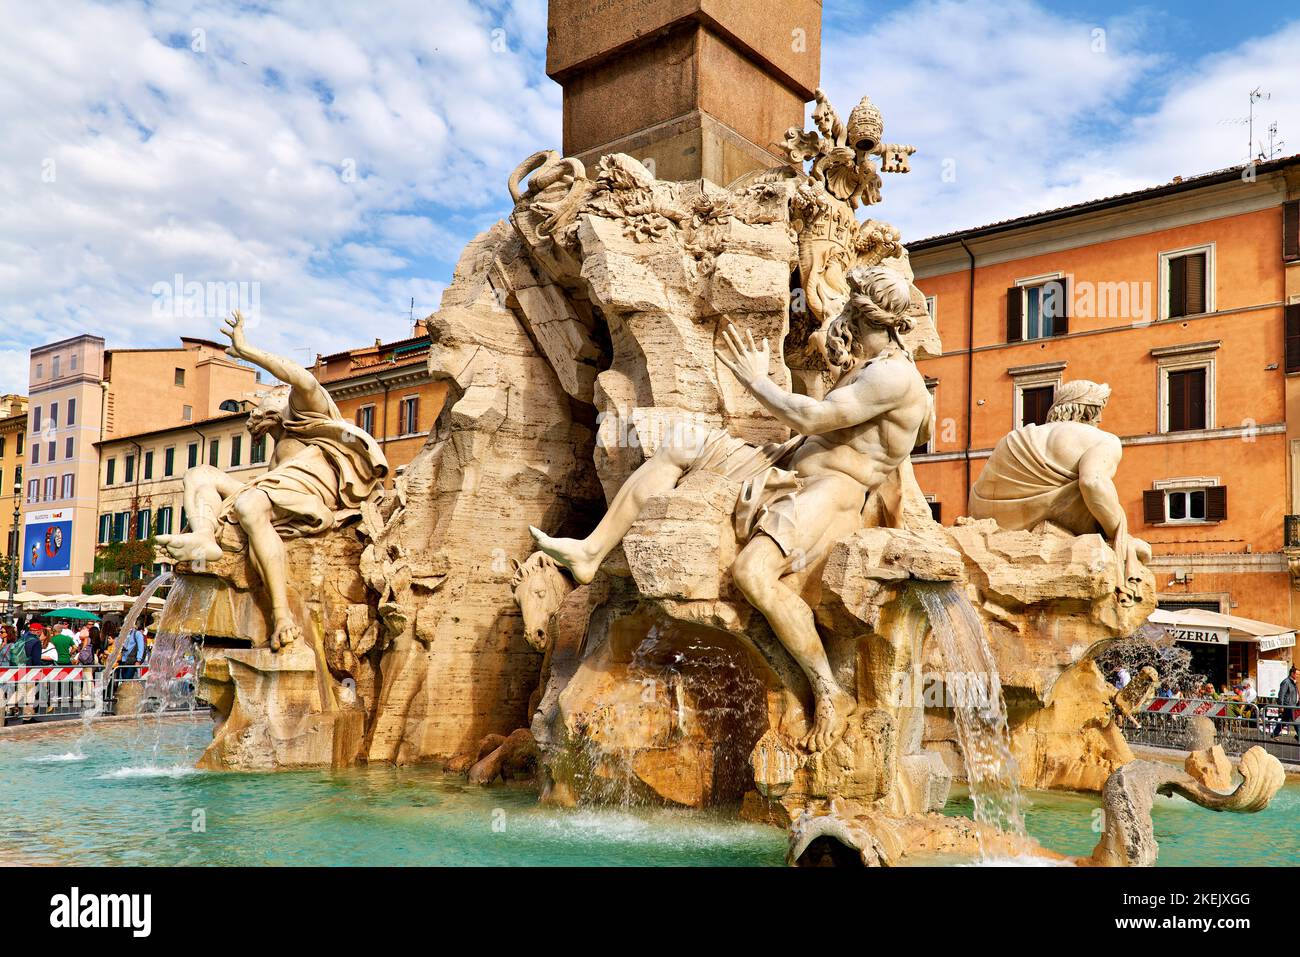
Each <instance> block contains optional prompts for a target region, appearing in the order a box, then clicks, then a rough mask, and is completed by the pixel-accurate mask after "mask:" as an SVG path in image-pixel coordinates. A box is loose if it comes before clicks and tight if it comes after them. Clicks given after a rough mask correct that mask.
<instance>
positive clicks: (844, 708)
mask: <svg viewBox="0 0 1300 957" xmlns="http://www.w3.org/2000/svg"><path fill="white" fill-rule="evenodd" d="M855 703H856V702H855V701H854V698H853V696H852V695H850V694H845V693H844V692H843V691H840V690H839V689H838V688H837V689H836V690H834V691H832V692H831V693H830V694H828V695H818V696H817V711H816V714H815V716H814V717H813V726H812V730H810V731H809V732H808V733H807V734H805V735H804V736H803V737H802V738H800V739H799V743H800V744H801V745H802V746H803V747H805V748H807V749H808V750H809V751H810V752H812V753H814V754H816V753H818V752H821V751H825V750H827V749H829V748H830V747H832V746H833V745H834V744H835V742H837V741H839V739H840V737H841V736H842V735H843V734H844V729H845V728H846V727H847V726H848V716H849V715H850V714H851V713H852V712H853V707H854V704H855Z"/></svg>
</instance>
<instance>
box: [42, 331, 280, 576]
mask: <svg viewBox="0 0 1300 957" xmlns="http://www.w3.org/2000/svg"><path fill="white" fill-rule="evenodd" d="M28 381H29V388H28V394H29V411H28V434H27V440H26V454H25V459H26V461H25V463H24V474H23V483H24V490H23V518H22V524H23V541H22V553H23V564H22V568H21V571H20V574H21V576H22V580H21V587H23V588H26V589H28V590H32V591H38V592H43V593H46V594H56V593H63V592H73V593H76V592H80V591H81V588H82V585H83V584H84V583H85V581H86V579H87V576H88V575H89V574H90V573H91V572H93V570H94V565H95V548H96V543H97V540H98V524H99V503H98V493H99V485H100V474H101V473H100V457H99V448H98V446H97V443H99V442H100V441H102V440H104V439H107V438H113V437H117V436H128V435H136V434H139V433H142V432H148V431H150V430H156V429H167V428H174V427H186V426H187V425H190V424H193V423H196V422H200V421H204V420H207V419H211V418H213V417H214V416H217V415H221V414H226V413H232V412H234V413H237V412H240V411H241V410H242V409H243V407H244V406H243V404H244V403H245V402H247V401H249V400H251V399H252V398H253V397H254V396H255V395H256V393H257V391H258V389H259V388H260V387H259V384H258V376H257V372H256V370H254V369H252V368H251V367H248V366H246V365H243V364H241V363H237V362H235V361H234V360H232V359H230V358H229V357H228V356H226V355H225V351H224V348H223V347H222V346H221V344H219V343H216V342H211V341H208V340H205V339H195V338H186V337H183V338H182V339H181V343H180V346H179V348H169V349H120V350H108V349H106V348H105V345H104V340H103V339H102V338H101V337H99V336H91V335H82V336H75V337H73V338H70V339H64V340H60V341H58V342H52V343H49V344H47V345H43V346H38V347H36V348H34V349H32V351H31V358H30V366H29V379H28ZM142 464H143V463H142ZM182 470H183V469H182Z"/></svg>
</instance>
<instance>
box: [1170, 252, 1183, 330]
mask: <svg viewBox="0 0 1300 957" xmlns="http://www.w3.org/2000/svg"><path fill="white" fill-rule="evenodd" d="M1185 315H1187V257H1186V256H1179V257H1177V258H1176V259H1171V260H1169V318H1170V319H1176V318H1178V317H1179V316H1185Z"/></svg>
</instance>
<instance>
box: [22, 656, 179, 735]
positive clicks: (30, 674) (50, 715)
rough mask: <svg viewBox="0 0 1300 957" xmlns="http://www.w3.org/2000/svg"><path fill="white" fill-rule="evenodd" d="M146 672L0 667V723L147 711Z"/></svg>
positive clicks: (140, 668)
mask: <svg viewBox="0 0 1300 957" xmlns="http://www.w3.org/2000/svg"><path fill="white" fill-rule="evenodd" d="M187 674H188V672H183V673H182V674H180V675H177V677H178V678H184V677H186V676H187ZM148 675H149V668H148V666H146V665H118V666H117V667H115V668H114V669H113V673H112V674H111V675H108V674H106V669H105V668H104V667H102V666H100V665H43V666H39V667H36V666H32V667H0V714H2V715H3V720H2V721H0V724H4V725H10V724H18V723H29V722H36V721H53V720H60V719H64V720H66V719H68V718H80V717H82V716H83V715H84V714H86V712H91V713H94V714H105V715H108V714H134V713H136V712H138V711H142V710H150V705H149V702H148V701H147V700H146V698H145V679H146V678H147V677H148ZM155 706H156V703H155Z"/></svg>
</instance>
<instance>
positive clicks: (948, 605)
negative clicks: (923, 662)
mask: <svg viewBox="0 0 1300 957" xmlns="http://www.w3.org/2000/svg"><path fill="white" fill-rule="evenodd" d="M912 589H913V593H914V594H915V595H916V597H917V600H918V601H919V602H920V603H921V607H922V609H924V611H925V614H926V617H927V618H928V619H929V622H930V630H931V632H932V633H933V634H934V637H935V640H936V641H938V643H939V651H940V654H941V656H942V658H943V664H944V668H945V671H946V674H945V680H944V687H945V692H946V694H947V696H948V697H949V699H950V700H949V701H948V703H949V704H951V706H952V712H953V718H954V723H955V724H956V726H957V743H958V745H959V746H960V748H961V753H962V759H963V760H964V762H965V764H966V778H967V782H968V786H969V788H970V796H971V802H972V803H973V804H974V806H975V820H976V822H978V823H981V824H986V825H989V826H991V827H995V828H997V829H998V830H999V831H1002V832H1004V833H1008V834H1013V835H1023V834H1024V833H1025V823H1024V815H1023V813H1022V806H1021V795H1020V782H1019V778H1020V773H1019V768H1018V767H1017V765H1016V759H1015V757H1014V756H1013V755H1012V753H1011V735H1010V732H1009V730H1008V727H1007V709H1006V702H1005V701H1004V699H1003V697H1002V680H1001V678H1000V677H999V675H998V666H997V662H996V661H995V660H994V658H993V650H992V649H991V648H990V647H989V643H988V638H987V637H986V636H985V633H984V623H983V621H982V620H981V619H980V616H979V613H978V612H976V611H975V609H974V607H972V606H971V603H970V601H969V600H967V598H966V596H965V595H964V594H963V593H962V591H961V589H960V588H959V587H957V586H956V585H953V584H951V583H928V582H916V583H914V584H913V586H912ZM982 846H983V842H982V841H981V847H982ZM985 856H987V855H985Z"/></svg>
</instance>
